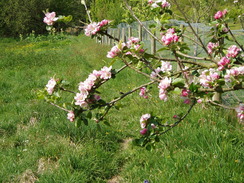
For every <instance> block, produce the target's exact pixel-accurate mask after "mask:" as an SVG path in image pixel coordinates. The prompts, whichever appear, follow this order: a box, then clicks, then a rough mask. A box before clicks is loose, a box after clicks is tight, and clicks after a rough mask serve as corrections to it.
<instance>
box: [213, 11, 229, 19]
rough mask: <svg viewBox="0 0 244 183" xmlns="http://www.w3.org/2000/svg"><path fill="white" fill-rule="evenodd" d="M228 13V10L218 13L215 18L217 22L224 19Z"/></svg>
mask: <svg viewBox="0 0 244 183" xmlns="http://www.w3.org/2000/svg"><path fill="white" fill-rule="evenodd" d="M226 13H227V10H226V9H225V10H223V11H218V12H217V13H216V14H215V15H214V18H215V19H216V20H218V19H221V18H223V17H224V16H225V14H226Z"/></svg>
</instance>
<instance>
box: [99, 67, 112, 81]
mask: <svg viewBox="0 0 244 183" xmlns="http://www.w3.org/2000/svg"><path fill="white" fill-rule="evenodd" d="M111 69H112V66H110V67H106V66H104V67H103V68H102V69H101V71H100V73H101V75H100V78H101V79H105V80H106V79H110V78H111V75H112V74H111Z"/></svg>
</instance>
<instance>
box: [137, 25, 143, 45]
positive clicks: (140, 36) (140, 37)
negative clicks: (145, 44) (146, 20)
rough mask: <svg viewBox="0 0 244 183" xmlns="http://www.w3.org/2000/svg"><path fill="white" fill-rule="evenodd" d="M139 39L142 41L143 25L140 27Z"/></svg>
mask: <svg viewBox="0 0 244 183" xmlns="http://www.w3.org/2000/svg"><path fill="white" fill-rule="evenodd" d="M138 35H139V36H138V37H139V39H140V40H141V41H142V26H141V24H139V25H138Z"/></svg>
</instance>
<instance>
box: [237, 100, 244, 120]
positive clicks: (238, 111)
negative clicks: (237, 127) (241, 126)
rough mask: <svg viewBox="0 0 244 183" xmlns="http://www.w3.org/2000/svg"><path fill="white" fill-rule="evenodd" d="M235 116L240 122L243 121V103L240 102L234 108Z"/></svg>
mask: <svg viewBox="0 0 244 183" xmlns="http://www.w3.org/2000/svg"><path fill="white" fill-rule="evenodd" d="M236 112H237V117H238V118H239V121H240V122H244V104H243V103H240V105H239V106H238V107H237V108H236Z"/></svg>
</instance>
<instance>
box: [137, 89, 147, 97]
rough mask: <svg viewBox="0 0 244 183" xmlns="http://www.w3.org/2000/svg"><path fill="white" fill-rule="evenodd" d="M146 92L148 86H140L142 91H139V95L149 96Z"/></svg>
mask: <svg viewBox="0 0 244 183" xmlns="http://www.w3.org/2000/svg"><path fill="white" fill-rule="evenodd" d="M146 93H147V89H146V87H142V88H140V93H139V95H140V96H141V97H143V98H145V99H147V98H148V96H147V95H146Z"/></svg>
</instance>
